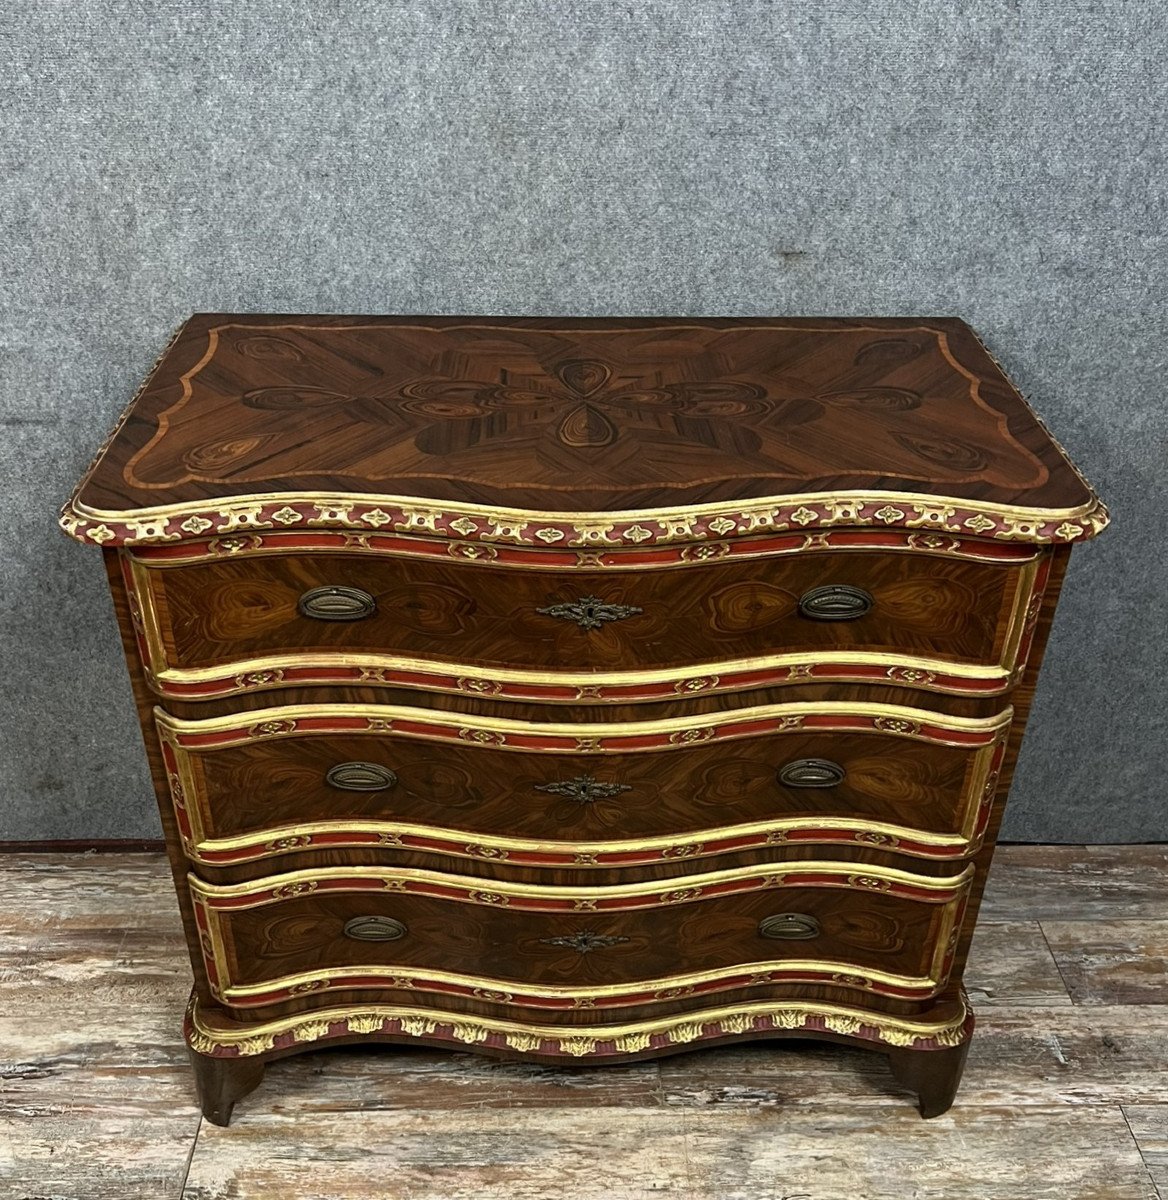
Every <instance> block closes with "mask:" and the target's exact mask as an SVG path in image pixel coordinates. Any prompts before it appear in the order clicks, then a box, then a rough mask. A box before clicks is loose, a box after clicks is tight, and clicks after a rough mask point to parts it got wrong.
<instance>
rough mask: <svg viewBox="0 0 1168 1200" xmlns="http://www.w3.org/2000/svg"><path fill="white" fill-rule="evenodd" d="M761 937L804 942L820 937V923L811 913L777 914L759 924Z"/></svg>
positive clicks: (764, 918)
mask: <svg viewBox="0 0 1168 1200" xmlns="http://www.w3.org/2000/svg"><path fill="white" fill-rule="evenodd" d="M758 934H759V937H765V938H781V939H782V940H783V941H788V942H803V941H806V940H807V939H808V938H814V937H818V936H819V922H818V921H817V920H816V919H815V918H814V917H813V916H811V914H810V913H776V914H775V915H774V916H772V917H763V919H762V920H761V921H759V923H758Z"/></svg>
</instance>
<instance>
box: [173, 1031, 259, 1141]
mask: <svg viewBox="0 0 1168 1200" xmlns="http://www.w3.org/2000/svg"><path fill="white" fill-rule="evenodd" d="M188 1049H189V1048H188ZM190 1056H191V1066H192V1067H194V1070H195V1086H196V1087H197V1088H198V1089H199V1103H200V1105H202V1108H203V1116H205V1117H206V1118H207V1120H208V1121H210V1122H211V1124H212V1125H226V1124H228V1122H230V1120H231V1110H232V1109H233V1108H234V1107H235V1102H236V1101H237V1100H242V1099H243V1097H244V1096H246V1095H247V1094H248V1092H252V1091H255V1089H256V1088H257V1087H259V1085H260V1080H261V1079H263V1077H264V1066H265V1065H266V1064H265V1063H264V1060H263V1059H262V1058H252V1057H247V1058H210V1057H208V1056H207V1055H206V1054H196V1053H195V1051H194V1050H190Z"/></svg>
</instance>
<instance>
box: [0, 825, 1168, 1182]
mask: <svg viewBox="0 0 1168 1200" xmlns="http://www.w3.org/2000/svg"><path fill="white" fill-rule="evenodd" d="M983 921H984V922H985V923H984V924H983V927H982V929H981V931H980V933H979V935H978V940H977V942H976V944H975V949H974V954H973V958H972V961H971V964H970V970H969V974H968V977H967V979H968V982H969V984H970V987H971V994H972V996H973V999H974V1002H975V1004H976V1006H977V1010H978V1016H979V1027H978V1032H977V1035H976V1036H975V1038H974V1043H973V1048H972V1052H971V1054H970V1058H969V1065H968V1068H967V1070H966V1075H965V1082H964V1085H963V1087H962V1090H961V1092H960V1093H959V1095H958V1100H957V1104H956V1106H955V1107H954V1108H953V1109H952V1110H951V1111H950V1112H949V1113H948V1114H946V1115H945V1116H943V1117H940V1118H938V1119H936V1120H933V1121H922V1120H921V1119H920V1118H919V1117H918V1116H917V1114H916V1111H915V1109H914V1108H913V1106H912V1104H911V1102H910V1101H909V1099H908V1097H907V1096H906V1095H905V1094H904V1093H902V1092H901V1090H900V1089H899V1088H898V1087H897V1085H896V1084H894V1083H893V1082H892V1080H891V1078H890V1076H889V1075H888V1073H887V1069H886V1067H885V1065H884V1060H883V1059H882V1058H881V1057H880V1056H877V1055H873V1054H866V1053H863V1052H859V1051H849V1050H844V1049H840V1048H835V1047H822V1046H819V1047H816V1046H811V1045H806V1044H805V1045H803V1046H801V1047H800V1048H795V1047H793V1046H791V1045H790V1044H787V1045H783V1044H779V1043H771V1044H762V1045H753V1046H749V1047H744V1048H738V1049H726V1050H708V1051H704V1052H698V1053H694V1054H687V1055H683V1056H679V1057H676V1058H670V1059H666V1060H664V1061H662V1062H660V1063H651V1064H645V1065H637V1066H631V1067H627V1068H618V1067H608V1068H597V1069H592V1070H576V1071H570V1072H569V1071H556V1070H550V1069H543V1068H535V1067H517V1066H513V1065H501V1064H495V1063H490V1062H487V1061H483V1060H479V1059H476V1058H474V1057H473V1056H471V1055H461V1054H459V1055H452V1054H446V1053H440V1052H431V1051H428V1050H399V1049H392V1048H384V1047H381V1048H375V1049H367V1048H358V1049H340V1050H334V1051H330V1052H324V1053H317V1054H306V1055H303V1056H301V1057H298V1058H291V1059H287V1060H284V1061H282V1062H279V1063H276V1064H274V1065H272V1066H271V1067H269V1068H268V1074H267V1077H266V1079H265V1082H264V1083H263V1085H261V1087H260V1089H259V1090H258V1091H256V1092H255V1093H253V1094H252V1095H251V1096H250V1097H248V1098H247V1099H245V1100H243V1101H242V1102H241V1103H240V1104H239V1105H238V1106H237V1108H236V1111H235V1121H234V1124H233V1125H232V1126H231V1127H230V1128H228V1129H218V1128H216V1127H214V1126H211V1125H208V1124H206V1123H202V1122H200V1118H199V1115H198V1112H197V1111H196V1109H195V1106H194V1099H193V1091H192V1084H191V1080H190V1077H189V1074H188V1070H187V1066H186V1061H185V1053H184V1050H183V1047H182V1042H181V1038H180V1034H179V1022H180V1017H181V1013H182V1009H183V1005H184V1003H185V1001H186V996H187V990H188V986H189V966H188V964H187V960H186V957H185V951H184V949H183V947H182V944H181V941H180V934H179V925H178V920H177V917H176V913H175V906H174V902H173V898H172V893H171V885H170V881H169V878H168V875H167V872H166V868H165V865H164V863H163V860H162V858H161V856H159V855H151V854H119V855H101V856H96V855H8V856H4V857H0V1197H2V1198H3V1200H46V1198H49V1200H74V1198H76V1200H107V1198H109V1200H115V1198H116V1200H154V1198H163V1197H167V1198H174V1200H179V1198H180V1197H182V1198H183V1200H258V1198H260V1197H264V1198H268V1197H271V1198H273V1200H285V1198H286V1197H298V1196H303V1197H313V1198H314V1200H317V1198H318V1200H332V1198H334V1197H335V1198H338V1200H341V1198H344V1200H362V1198H365V1197H377V1198H379V1200H385V1198H391V1200H396V1198H399V1197H401V1198H409V1200H439V1198H440V1200H463V1198H464V1197H465V1198H467V1200H496V1198H502V1197H506V1198H507V1200H529V1198H530V1200H535V1198H538V1200H545V1198H546V1200H584V1198H587V1200H643V1198H648V1197H661V1196H664V1197H672V1198H677V1200H910V1198H920V1200H1045V1198H1047V1197H1049V1198H1051V1200H1055V1198H1057V1200H1156V1198H1157V1197H1158V1198H1159V1200H1168V847H1163V846H1161V847H1087V848H1083V847H1005V848H1003V849H1002V850H1001V851H1000V852H999V857H998V860H997V862H996V864H995V868H994V875H993V878H992V881H991V885H990V894H989V896H988V898H987V902H986V905H985V908H984V909H983ZM1157 1185H1158V1186H1159V1191H1157Z"/></svg>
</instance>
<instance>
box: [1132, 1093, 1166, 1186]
mask: <svg viewBox="0 0 1168 1200" xmlns="http://www.w3.org/2000/svg"><path fill="white" fill-rule="evenodd" d="M1123 1112H1124V1116H1125V1117H1126V1118H1127V1123H1128V1125H1129V1127H1130V1128H1131V1131H1132V1136H1133V1137H1134V1138H1135V1139H1136V1145H1137V1146H1139V1148H1140V1153H1141V1154H1142V1155H1143V1156H1144V1162H1145V1163H1146V1164H1147V1167H1148V1171H1149V1173H1150V1174H1151V1176H1152V1180H1153V1182H1154V1183H1155V1184H1156V1186H1157V1187H1158V1188H1159V1190H1160V1197H1161V1200H1168V1104H1151V1105H1141V1104H1125V1105H1124V1106H1123Z"/></svg>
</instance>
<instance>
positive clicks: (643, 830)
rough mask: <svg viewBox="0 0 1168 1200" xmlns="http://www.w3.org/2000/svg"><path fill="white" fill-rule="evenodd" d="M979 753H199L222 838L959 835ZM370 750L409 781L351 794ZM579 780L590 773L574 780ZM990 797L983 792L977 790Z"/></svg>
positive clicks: (306, 747) (291, 741)
mask: <svg viewBox="0 0 1168 1200" xmlns="http://www.w3.org/2000/svg"><path fill="white" fill-rule="evenodd" d="M980 756H981V752H980V751H977V750H969V749H966V748H962V747H957V746H942V745H934V744H931V743H925V742H916V741H911V740H908V739H905V738H898V737H895V736H893V735H890V734H880V733H871V734H865V733H832V732H818V733H816V732H808V733H790V734H781V735H775V736H770V737H759V738H747V739H743V740H741V741H738V742H735V743H732V744H729V745H725V746H679V747H677V748H674V749H669V750H666V751H662V752H655V753H641V754H617V755H587V754H582V755H572V754H538V755H536V754H525V753H522V752H514V753H513V752H508V751H501V750H492V749H491V748H489V747H481V746H465V745H451V746H436V745H434V744H433V743H430V742H419V741H416V740H412V739H410V738H408V737H397V736H394V735H393V734H386V735H380V734H379V735H364V734H363V735H360V736H352V735H337V734H328V735H313V736H306V737H298V736H296V735H292V736H290V737H287V738H284V739H281V740H280V741H277V742H263V741H261V742H252V743H247V744H241V745H236V746H229V747H223V748H220V749H217V750H210V751H199V752H194V753H192V755H191V761H192V763H193V765H194V773H195V776H196V778H197V780H198V781H199V782H200V783H201V785H202V786H201V787H200V788H199V789H198V790H197V791H196V793H195V795H193V796H191V795H188V796H186V798H185V799H186V803H187V805H188V807H190V806H191V805H197V806H198V808H199V812H200V814H201V816H202V821H203V826H204V830H205V832H206V834H207V836H209V837H213V838H224V837H233V836H237V835H241V834H260V833H262V832H264V831H269V832H272V833H274V831H276V830H278V829H280V828H281V827H292V826H296V825H300V824H304V823H309V822H319V821H323V820H327V821H340V822H345V821H353V822H368V821H375V820H376V821H400V822H406V823H412V824H422V825H429V826H434V827H440V828H448V829H452V830H459V831H463V832H465V833H466V834H467V835H468V836H470V837H473V835H475V834H483V833H495V834H500V835H506V836H511V837H517V838H540V839H550V840H554V841H560V842H595V841H614V842H616V841H624V840H629V839H636V838H646V837H653V836H662V835H668V834H684V833H688V832H691V831H696V830H704V829H717V828H726V827H729V826H733V825H744V824H748V823H751V822H756V821H765V820H778V819H781V818H786V817H799V816H805V817H809V818H810V817H816V818H819V819H820V820H821V821H823V822H825V823H828V822H830V821H831V819H832V818H837V819H839V818H861V819H862V818H867V819H869V820H874V821H883V822H886V823H891V824H899V825H902V826H904V827H906V828H909V829H921V830H925V831H929V832H936V833H958V832H960V830H961V825H960V823H961V818H962V817H963V816H964V814H965V812H966V810H967V808H968V806H969V799H970V798H969V788H970V786H971V783H972V779H971V776H972V774H973V771H974V767H975V765H976V763H977V761H978V759H979V757H980ZM808 758H813V759H823V760H830V761H832V762H834V763H835V764H837V765H838V766H839V767H841V768H842V769H843V771H844V772H845V774H844V778H843V781H842V782H840V783H838V784H836V785H834V786H831V787H815V788H800V787H790V786H784V785H783V784H782V783H781V782H780V780H779V772H780V770H781V769H782V768H783V767H784V766H787V765H789V764H791V763H795V762H798V761H799V760H802V759H808ZM347 762H371V763H374V764H376V765H379V766H382V767H384V768H386V769H387V770H389V771H391V772H392V773H393V775H394V777H395V779H396V782H393V783H391V784H390V785H389V786H387V787H385V788H383V789H381V790H379V791H368V792H361V791H348V790H345V789H342V788H338V787H335V786H333V785H331V784H330V783H329V782H328V781H327V778H326V776H327V774H328V772H329V771H330V769H332V768H333V767H335V766H337V765H338V764H343V763H347ZM573 781H584V782H583V783H577V786H576V787H575V789H573V788H572V786H571V785H572V782H573ZM975 803H976V801H975Z"/></svg>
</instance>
